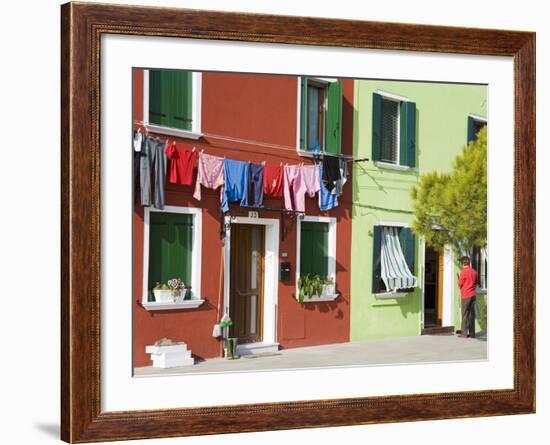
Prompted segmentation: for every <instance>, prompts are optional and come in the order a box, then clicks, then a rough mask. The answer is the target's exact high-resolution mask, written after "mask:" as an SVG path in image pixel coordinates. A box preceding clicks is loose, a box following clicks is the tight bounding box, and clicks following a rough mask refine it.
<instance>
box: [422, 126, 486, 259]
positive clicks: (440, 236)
mask: <svg viewBox="0 0 550 445" xmlns="http://www.w3.org/2000/svg"><path fill="white" fill-rule="evenodd" d="M411 196H412V199H413V209H414V222H413V231H414V232H415V233H416V234H418V235H421V236H424V238H425V240H426V244H428V245H430V246H432V247H433V248H435V249H438V250H440V249H442V248H443V247H444V246H445V245H446V244H450V245H452V246H453V248H454V250H455V253H457V254H458V255H464V254H468V253H469V252H470V251H471V249H472V247H473V246H478V247H481V248H482V247H485V246H486V244H487V128H486V127H484V128H482V129H481V130H480V131H479V133H478V135H477V139H476V140H475V141H472V142H470V143H469V144H468V145H466V146H464V147H463V148H462V152H461V154H459V155H458V156H457V157H456V158H455V159H454V162H453V169H452V171H451V172H450V173H438V172H430V173H426V174H424V175H422V176H420V178H419V181H418V184H417V185H416V186H414V187H413V188H412V189H411Z"/></svg>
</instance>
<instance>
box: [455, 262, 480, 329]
mask: <svg viewBox="0 0 550 445" xmlns="http://www.w3.org/2000/svg"><path fill="white" fill-rule="evenodd" d="M460 264H461V265H462V270H461V271H460V274H459V276H458V287H459V288H460V299H461V302H462V304H461V306H462V307H461V308H462V330H461V331H460V334H458V336H459V337H461V338H466V337H471V338H475V336H476V331H475V320H476V318H475V308H476V294H477V292H476V287H477V272H476V271H475V270H474V269H473V268H472V267H471V266H470V258H469V257H467V256H463V257H462V258H460Z"/></svg>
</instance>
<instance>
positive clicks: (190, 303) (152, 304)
mask: <svg viewBox="0 0 550 445" xmlns="http://www.w3.org/2000/svg"><path fill="white" fill-rule="evenodd" d="M203 303H204V300H199V299H193V300H183V301H181V302H178V303H164V302H161V303H157V302H156V301H147V302H145V303H141V305H142V306H143V307H144V308H145V310H147V311H168V310H177V309H196V308H198V307H199V306H200V305H201V304H203Z"/></svg>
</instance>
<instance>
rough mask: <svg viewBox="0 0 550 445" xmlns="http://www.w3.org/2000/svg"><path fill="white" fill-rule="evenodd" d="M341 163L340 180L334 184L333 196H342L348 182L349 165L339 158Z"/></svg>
mask: <svg viewBox="0 0 550 445" xmlns="http://www.w3.org/2000/svg"><path fill="white" fill-rule="evenodd" d="M338 161H339V163H340V179H338V180H336V181H335V182H334V188H333V189H332V190H331V192H330V193H332V194H333V195H341V194H342V193H343V191H344V184H345V183H346V181H347V180H348V163H347V161H346V160H345V159H343V158H339V159H338Z"/></svg>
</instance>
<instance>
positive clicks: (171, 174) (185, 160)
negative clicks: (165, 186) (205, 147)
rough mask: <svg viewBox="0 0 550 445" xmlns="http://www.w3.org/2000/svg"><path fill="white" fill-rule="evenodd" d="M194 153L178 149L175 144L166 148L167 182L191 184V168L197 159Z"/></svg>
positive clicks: (196, 154)
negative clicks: (167, 163)
mask: <svg viewBox="0 0 550 445" xmlns="http://www.w3.org/2000/svg"><path fill="white" fill-rule="evenodd" d="M198 155H199V154H198V153H197V152H196V151H192V150H187V149H186V148H182V147H178V146H177V145H176V144H175V143H173V144H171V145H167V146H166V156H167V157H168V159H169V160H170V163H169V165H168V182H170V183H172V184H180V185H191V184H192V183H193V167H194V166H195V159H197V157H198Z"/></svg>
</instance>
